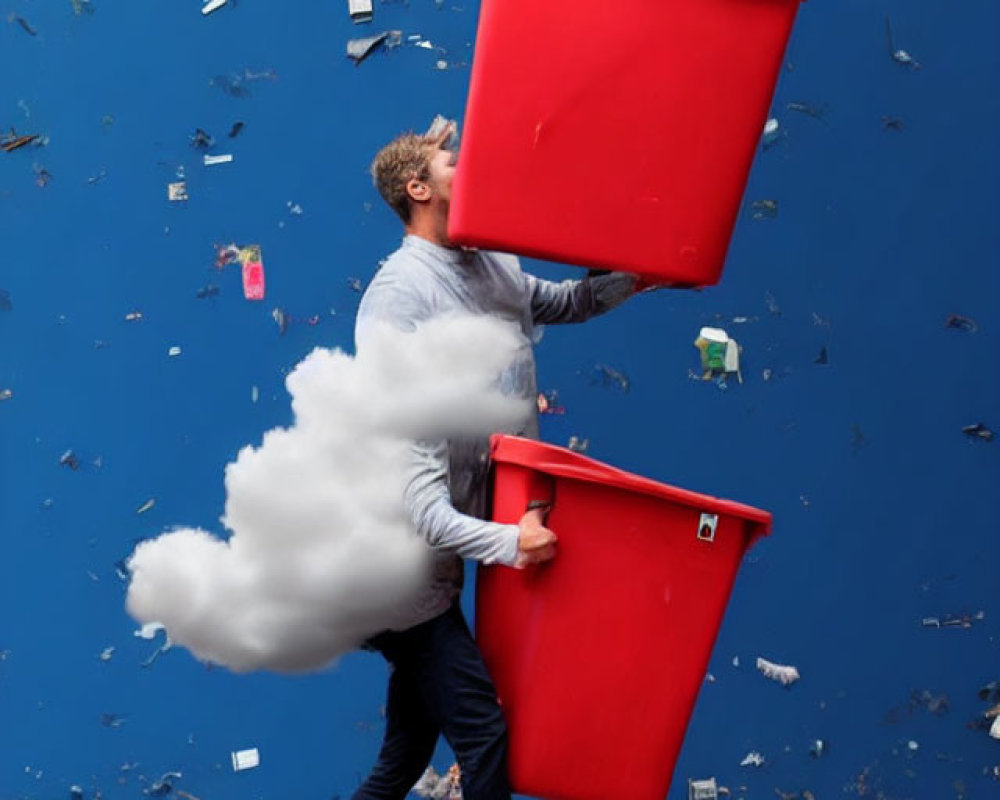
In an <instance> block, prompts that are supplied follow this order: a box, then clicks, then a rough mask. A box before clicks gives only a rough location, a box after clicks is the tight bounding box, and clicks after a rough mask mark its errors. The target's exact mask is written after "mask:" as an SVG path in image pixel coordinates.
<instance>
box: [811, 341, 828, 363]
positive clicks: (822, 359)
mask: <svg viewBox="0 0 1000 800" xmlns="http://www.w3.org/2000/svg"><path fill="white" fill-rule="evenodd" d="M829 363H830V357H829V354H828V353H827V352H826V345H824V346H823V347H821V348H820V349H819V355H818V356H816V358H814V359H813V364H829Z"/></svg>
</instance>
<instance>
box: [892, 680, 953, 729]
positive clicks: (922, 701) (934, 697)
mask: <svg viewBox="0 0 1000 800" xmlns="http://www.w3.org/2000/svg"><path fill="white" fill-rule="evenodd" d="M950 708H951V702H950V701H949V700H948V695H946V694H934V693H933V692H931V691H930V690H929V689H922V690H920V691H918V690H916V689H913V690H911V691H910V697H909V699H908V700H907V703H906V705H905V706H896V707H895V708H891V709H889V711H888V713H886V715H885V720H886V722H889V723H893V724H895V723H899V722H902V721H903V720H904V719H906V718H908V717H910V716H911V715H912V714H913V712H914V711H919V710H923V711H927V712H929V713H930V714H932V715H933V716H935V717H943V716H944V715H945V714H947V713H948V711H949V710H950Z"/></svg>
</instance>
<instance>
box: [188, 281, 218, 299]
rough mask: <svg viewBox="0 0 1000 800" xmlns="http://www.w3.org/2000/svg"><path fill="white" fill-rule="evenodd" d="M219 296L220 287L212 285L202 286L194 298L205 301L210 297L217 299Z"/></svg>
mask: <svg viewBox="0 0 1000 800" xmlns="http://www.w3.org/2000/svg"><path fill="white" fill-rule="evenodd" d="M218 294H219V287H218V286H216V285H215V284H213V283H210V284H208V285H207V286H202V287H201V288H200V289H199V290H198V291H197V292H195V294H194V296H195V297H196V298H198V299H199V300H204V299H206V298H208V297H217V296H218Z"/></svg>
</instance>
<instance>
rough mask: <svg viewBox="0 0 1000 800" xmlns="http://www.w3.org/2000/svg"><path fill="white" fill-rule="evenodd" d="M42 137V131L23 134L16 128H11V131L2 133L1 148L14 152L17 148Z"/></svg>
mask: <svg viewBox="0 0 1000 800" xmlns="http://www.w3.org/2000/svg"><path fill="white" fill-rule="evenodd" d="M41 138H42V136H41V134H40V133H29V134H26V135H24V136H21V135H19V134H18V132H17V131H16V130H14V129H13V128H11V129H10V133H3V134H0V150H3V151H4V152H5V153H13V152H14V151H15V150H20V149H21V148H22V147H26V146H27V145H29V144H31V143H32V142H37V141H38V140H39V139H41Z"/></svg>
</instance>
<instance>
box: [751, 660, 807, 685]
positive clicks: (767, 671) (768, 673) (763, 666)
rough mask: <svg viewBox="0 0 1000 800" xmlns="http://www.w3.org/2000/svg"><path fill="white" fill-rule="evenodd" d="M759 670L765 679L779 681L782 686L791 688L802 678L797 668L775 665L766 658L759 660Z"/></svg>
mask: <svg viewBox="0 0 1000 800" xmlns="http://www.w3.org/2000/svg"><path fill="white" fill-rule="evenodd" d="M757 669H758V670H760V672H761V674H762V675H763V676H764V677H765V678H770V679H771V680H772V681H778V683H780V684H781V685H782V686H791V685H792V684H793V683H795V681H797V680H798V679H799V677H800V676H799V671H798V670H797V669H796V668H795V667H789V666H784V665H782V664H774V663H772V662H771V661H768V660H767V659H766V658H760V657H758V658H757Z"/></svg>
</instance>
